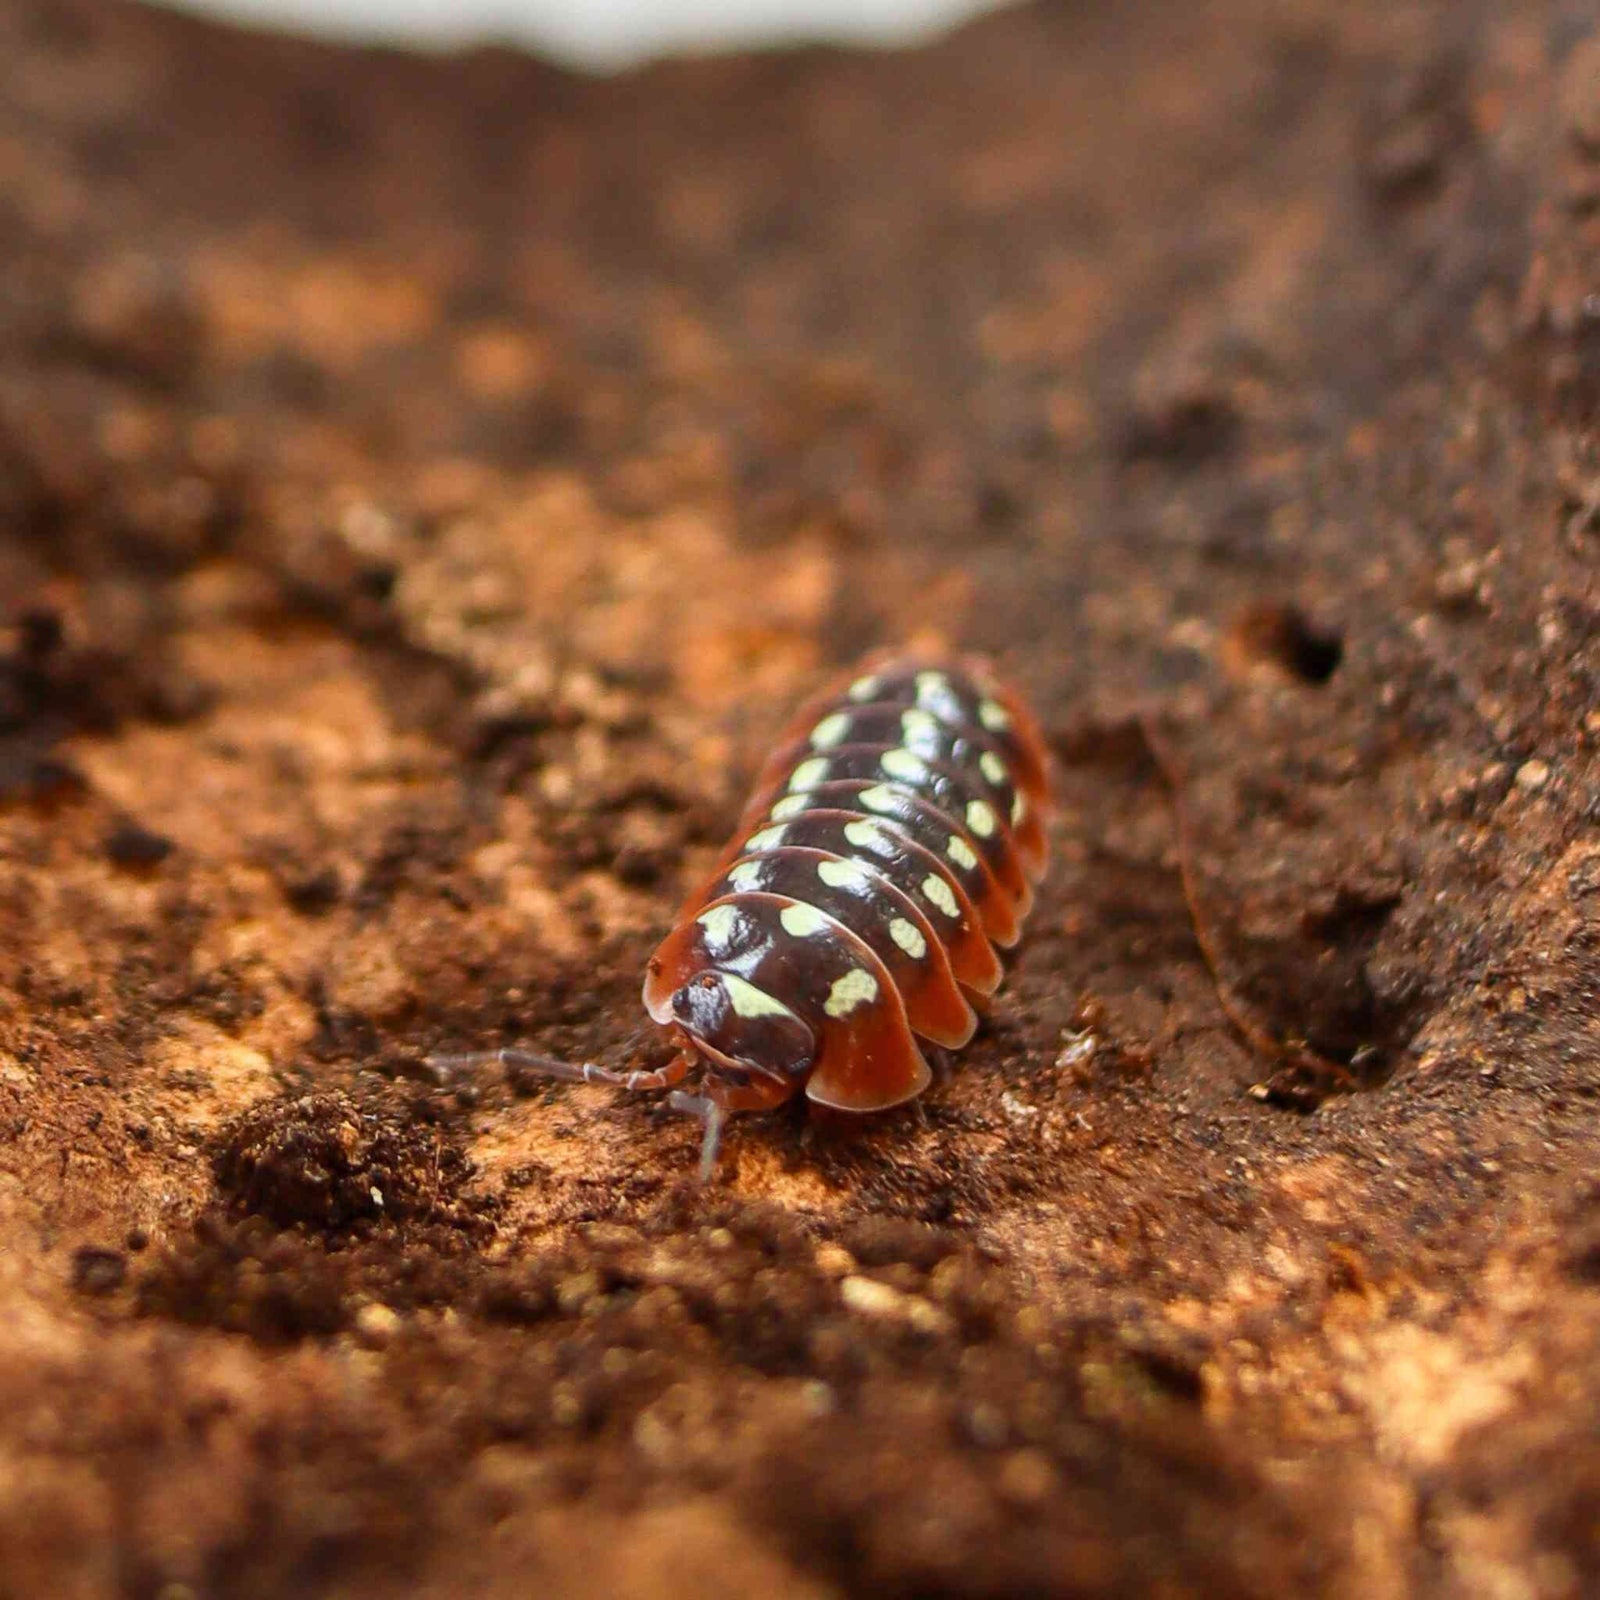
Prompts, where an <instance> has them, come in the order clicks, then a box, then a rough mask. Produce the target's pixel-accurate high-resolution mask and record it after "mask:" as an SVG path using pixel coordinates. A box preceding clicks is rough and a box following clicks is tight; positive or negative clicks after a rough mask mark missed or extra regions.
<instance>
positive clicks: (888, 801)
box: [861, 783, 900, 811]
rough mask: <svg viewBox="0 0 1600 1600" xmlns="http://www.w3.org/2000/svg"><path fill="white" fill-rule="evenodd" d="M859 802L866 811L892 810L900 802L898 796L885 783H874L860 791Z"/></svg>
mask: <svg viewBox="0 0 1600 1600" xmlns="http://www.w3.org/2000/svg"><path fill="white" fill-rule="evenodd" d="M861 803H862V805H864V806H865V807H866V808H867V810H868V811H893V810H894V809H895V808H896V807H897V806H898V805H899V804H900V796H899V795H898V794H896V793H895V791H894V790H893V789H891V788H890V787H889V785H888V784H886V783H875V784H873V786H872V787H871V788H870V789H863V790H862V791H861Z"/></svg>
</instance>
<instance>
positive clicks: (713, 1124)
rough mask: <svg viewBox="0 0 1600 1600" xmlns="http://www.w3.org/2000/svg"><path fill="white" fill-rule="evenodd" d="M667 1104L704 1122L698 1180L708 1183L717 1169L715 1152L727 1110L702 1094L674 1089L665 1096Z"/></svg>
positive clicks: (718, 1148) (719, 1146)
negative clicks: (704, 1131) (686, 1092)
mask: <svg viewBox="0 0 1600 1600" xmlns="http://www.w3.org/2000/svg"><path fill="white" fill-rule="evenodd" d="M667 1104H668V1105H669V1106H671V1107H672V1109H673V1110H674V1111H681V1112H683V1114H684V1115H685V1116H687V1117H698V1118H699V1119H700V1120H701V1121H702V1122H703V1123H704V1124H705V1129H706V1133H705V1138H704V1139H703V1140H702V1141H701V1144H700V1181H701V1183H710V1182H711V1175H712V1174H713V1173H714V1172H715V1171H716V1170H717V1152H718V1151H719V1150H720V1149H721V1148H722V1130H723V1129H724V1128H726V1127H727V1125H728V1111H727V1108H726V1107H725V1106H719V1105H718V1104H717V1102H716V1101H715V1100H711V1099H708V1098H707V1097H706V1096H705V1095H703V1094H685V1093H684V1092H683V1090H681V1089H675V1090H673V1092H672V1093H671V1094H669V1095H668V1096H667Z"/></svg>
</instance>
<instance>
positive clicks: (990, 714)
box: [978, 700, 1011, 733]
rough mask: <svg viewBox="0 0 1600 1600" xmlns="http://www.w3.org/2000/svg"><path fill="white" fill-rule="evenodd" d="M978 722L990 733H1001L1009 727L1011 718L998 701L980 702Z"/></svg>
mask: <svg viewBox="0 0 1600 1600" xmlns="http://www.w3.org/2000/svg"><path fill="white" fill-rule="evenodd" d="M978 721H979V722H981V723H982V724H983V725H984V727H986V728H987V729H988V730H989V732H990V733H1003V732H1004V731H1005V730H1006V729H1007V728H1009V727H1010V726H1011V717H1010V715H1009V713H1008V712H1007V711H1006V708H1005V707H1004V706H1003V705H1001V704H1000V702H999V701H998V700H980V701H979V702H978Z"/></svg>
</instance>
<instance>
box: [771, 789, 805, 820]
mask: <svg viewBox="0 0 1600 1600" xmlns="http://www.w3.org/2000/svg"><path fill="white" fill-rule="evenodd" d="M805 808H806V797H805V796H804V795H803V794H786V795H785V796H784V797H783V799H781V800H780V801H779V802H778V803H777V804H776V805H775V806H774V807H773V808H772V810H771V811H769V812H768V813H767V815H768V816H770V817H771V818H772V819H773V821H774V822H785V821H787V820H788V819H789V818H790V817H792V816H795V815H796V814H797V813H799V812H801V811H804V810H805Z"/></svg>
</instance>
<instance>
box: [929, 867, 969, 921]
mask: <svg viewBox="0 0 1600 1600" xmlns="http://www.w3.org/2000/svg"><path fill="white" fill-rule="evenodd" d="M922 892H923V894H925V895H926V896H927V897H928V900H929V902H930V903H931V904H933V905H936V906H938V908H939V909H940V910H941V911H942V912H944V914H945V915H946V916H947V917H959V916H960V915H961V906H960V904H959V903H958V901H957V900H956V897H955V895H954V894H953V893H952V892H951V889H950V885H949V884H948V883H946V882H945V881H944V879H943V878H941V877H940V876H939V874H938V873H937V872H930V873H929V874H928V876H927V877H926V878H924V879H923V880H922Z"/></svg>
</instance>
